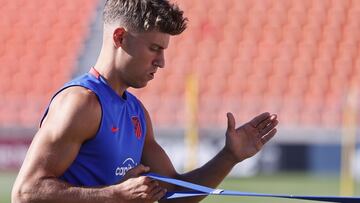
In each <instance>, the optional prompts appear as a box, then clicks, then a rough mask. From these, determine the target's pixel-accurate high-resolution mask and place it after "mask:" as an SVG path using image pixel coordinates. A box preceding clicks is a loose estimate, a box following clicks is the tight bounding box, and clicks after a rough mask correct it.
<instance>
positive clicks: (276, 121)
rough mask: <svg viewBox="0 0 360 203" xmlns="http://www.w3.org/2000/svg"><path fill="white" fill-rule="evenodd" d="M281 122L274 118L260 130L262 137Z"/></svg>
mask: <svg viewBox="0 0 360 203" xmlns="http://www.w3.org/2000/svg"><path fill="white" fill-rule="evenodd" d="M278 124H279V121H278V120H274V121H272V122H271V123H269V124H268V125H267V126H266V127H265V128H264V129H262V130H260V133H259V136H260V137H262V136H264V135H266V134H268V133H269V132H270V131H271V130H272V129H274V128H275V127H276V126H277V125H278Z"/></svg>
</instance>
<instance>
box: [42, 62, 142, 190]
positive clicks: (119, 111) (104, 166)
mask: <svg viewBox="0 0 360 203" xmlns="http://www.w3.org/2000/svg"><path fill="white" fill-rule="evenodd" d="M71 86H82V87H84V88H87V89H89V90H91V91H93V92H94V93H95V94H96V95H97V97H98V100H99V103H100V105H101V109H102V116H101V124H100V127H99V129H98V131H97V134H96V135H95V137H93V138H92V139H90V140H87V141H85V142H84V143H83V144H82V146H81V148H80V151H79V153H78V155H77V157H76V158H75V160H74V162H73V163H72V164H71V165H70V167H69V168H68V169H67V170H66V171H65V173H64V174H63V175H61V176H60V179H62V180H64V181H66V182H68V183H70V184H73V185H76V186H105V185H113V184H116V183H118V182H119V181H120V180H121V179H122V178H123V176H124V175H125V173H126V172H127V171H128V170H130V169H131V168H133V167H135V166H136V165H138V164H139V163H140V161H141V155H142V151H143V146H144V140H145V135H146V120H145V116H144V112H143V109H142V106H141V104H140V102H139V100H138V99H137V98H136V97H135V96H133V95H132V94H130V93H129V92H127V91H125V92H124V95H123V97H120V96H119V95H118V94H116V92H115V91H114V90H113V89H112V88H111V87H110V86H109V85H108V84H107V83H106V81H105V79H104V78H103V77H102V76H101V75H100V74H99V73H98V72H97V71H96V70H95V69H94V68H92V69H91V70H90V72H89V73H87V74H85V75H83V76H80V77H78V78H76V79H74V80H72V81H70V82H68V83H66V84H65V85H64V87H63V88H62V89H61V90H60V91H58V92H57V93H56V94H55V96H56V95H57V94H58V93H59V92H61V91H62V90H64V89H66V88H68V87H71ZM55 96H54V97H55ZM54 97H53V99H54ZM48 108H49V107H48ZM47 112H48V109H47V110H46V112H45V115H44V117H43V119H44V118H45V116H46V114H47ZM42 121H43V120H42ZM42 121H41V123H42ZM40 125H41V124H40ZM89 125H91V124H89Z"/></svg>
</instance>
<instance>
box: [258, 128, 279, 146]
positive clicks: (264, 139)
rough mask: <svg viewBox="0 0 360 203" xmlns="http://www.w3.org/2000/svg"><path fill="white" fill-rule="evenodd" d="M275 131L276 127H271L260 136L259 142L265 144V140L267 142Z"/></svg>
mask: <svg viewBox="0 0 360 203" xmlns="http://www.w3.org/2000/svg"><path fill="white" fill-rule="evenodd" d="M276 132H277V129H276V128H274V129H272V130H271V131H270V132H269V133H268V134H266V135H264V136H263V137H262V138H261V143H262V144H263V145H264V144H266V143H267V142H269V140H271V138H273V137H274V135H275V134H276Z"/></svg>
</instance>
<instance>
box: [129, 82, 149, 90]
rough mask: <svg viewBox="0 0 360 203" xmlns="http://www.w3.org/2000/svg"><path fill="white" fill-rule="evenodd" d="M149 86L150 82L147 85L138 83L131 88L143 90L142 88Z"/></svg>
mask: <svg viewBox="0 0 360 203" xmlns="http://www.w3.org/2000/svg"><path fill="white" fill-rule="evenodd" d="M147 84H148V82H145V83H141V84H140V83H138V84H134V85H132V86H131V87H132V88H135V89H141V88H144V87H146V86H147Z"/></svg>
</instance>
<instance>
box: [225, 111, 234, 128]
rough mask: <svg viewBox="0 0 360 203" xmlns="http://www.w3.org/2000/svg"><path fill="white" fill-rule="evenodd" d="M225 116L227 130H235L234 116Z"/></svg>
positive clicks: (230, 114) (229, 114) (228, 114)
mask: <svg viewBox="0 0 360 203" xmlns="http://www.w3.org/2000/svg"><path fill="white" fill-rule="evenodd" d="M226 116H227V119H228V126H227V127H228V128H227V129H228V130H229V131H230V130H234V129H235V118H234V115H233V114H232V113H230V112H229V113H227V114H226Z"/></svg>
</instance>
